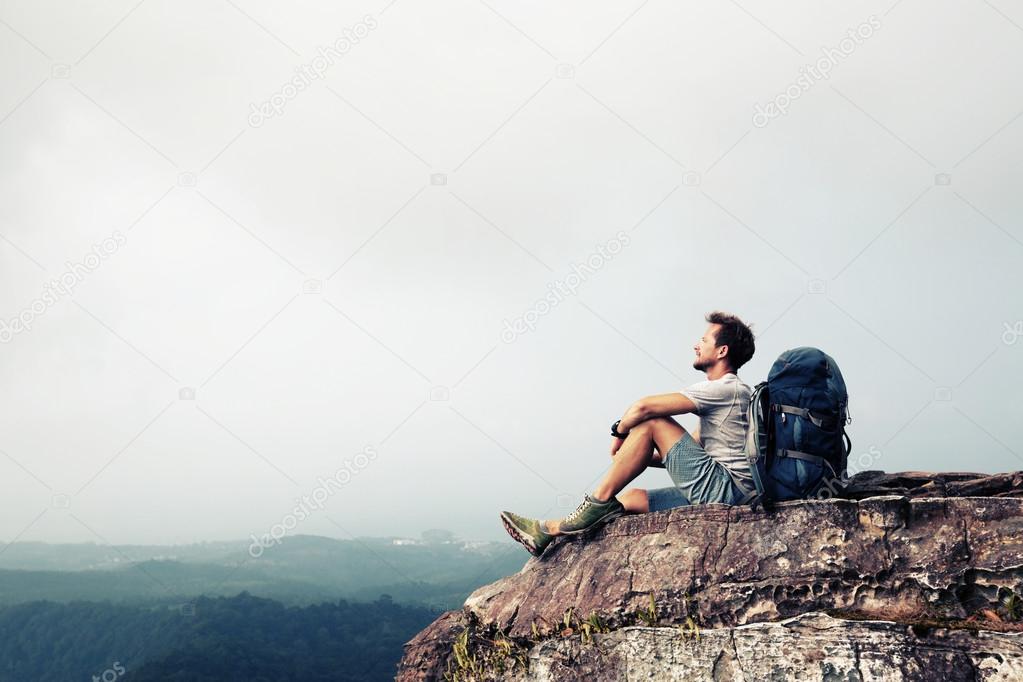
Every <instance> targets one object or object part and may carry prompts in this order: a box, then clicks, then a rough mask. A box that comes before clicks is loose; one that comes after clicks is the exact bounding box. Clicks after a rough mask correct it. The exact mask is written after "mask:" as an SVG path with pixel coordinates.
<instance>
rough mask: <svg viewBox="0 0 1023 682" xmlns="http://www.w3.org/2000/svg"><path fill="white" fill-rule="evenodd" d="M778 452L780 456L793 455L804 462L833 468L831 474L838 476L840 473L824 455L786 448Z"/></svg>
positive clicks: (779, 449) (792, 456) (793, 457)
mask: <svg viewBox="0 0 1023 682" xmlns="http://www.w3.org/2000/svg"><path fill="white" fill-rule="evenodd" d="M776 452H777V455H778V456H779V457H791V458H792V459H801V460H803V461H804V462H812V463H813V464H816V465H817V466H819V467H821V468H822V469H823V468H824V467H827V468H828V469H830V470H831V475H832V476H834V477H835V478H838V474H836V473H835V467H833V466H831V462H829V461H828V460H826V459H825V458H823V457H818V456H817V455H811V454H809V453H807V452H800V451H799V450H785V449H784V448H778V450H777V451H776Z"/></svg>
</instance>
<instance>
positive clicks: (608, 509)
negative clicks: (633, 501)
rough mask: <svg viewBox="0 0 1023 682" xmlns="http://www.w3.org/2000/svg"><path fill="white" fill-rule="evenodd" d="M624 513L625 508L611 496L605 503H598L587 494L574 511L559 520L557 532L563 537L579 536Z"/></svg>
mask: <svg viewBox="0 0 1023 682" xmlns="http://www.w3.org/2000/svg"><path fill="white" fill-rule="evenodd" d="M624 513H625V507H624V506H622V503H621V502H619V501H618V500H617V498H615V497H614V496H613V495H612V496H611V499H609V500H608V501H607V502H600V501H598V500H596V499H594V498H592V497H590V496H589V494H587V495H586V497H585V498H583V501H582V502H581V503H580V504H579V506H578V507H576V510H575V511H574V512H572V513H571V514H569V515H568V516H566V517H565V518H564V519H562V520H561V523H560V525H559V526H558V530H559V531H560V532H562V533H564V534H565V535H579V534H581V533H585V532H586V531H588V530H590V529H592V528H596V527H597V526H599V525H600V524H602V523H607V522H608V521H610V520H611V519H616V518H618V517H619V516H621V515H622V514H624Z"/></svg>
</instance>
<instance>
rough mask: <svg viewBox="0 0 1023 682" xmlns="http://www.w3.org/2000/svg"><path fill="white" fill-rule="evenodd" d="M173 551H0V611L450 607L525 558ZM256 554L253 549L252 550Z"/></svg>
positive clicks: (386, 541)
mask: <svg viewBox="0 0 1023 682" xmlns="http://www.w3.org/2000/svg"><path fill="white" fill-rule="evenodd" d="M249 550H250V547H249V544H248V543H245V542H216V543H202V544H195V545H182V546H150V545H120V546H102V545H94V544H63V545H49V544H45V543H35V542H33V543H21V542H19V543H13V544H10V545H7V546H5V547H3V548H0V605H5V604H16V603H22V602H26V601H32V600H40V599H49V600H52V601H62V602H66V601H72V600H76V599H78V600H92V601H99V600H112V601H119V602H139V601H144V602H153V603H164V604H167V603H182V602H185V601H188V600H189V599H191V598H192V597H194V596H196V595H200V594H205V595H234V594H237V593H239V592H241V591H248V592H249V593H251V594H253V595H258V596H263V597H269V598H273V599H277V600H279V601H281V602H283V603H286V604H292V605H303V604H313V603H318V602H322V601H324V600H332V599H337V598H347V599H357V600H363V601H366V600H372V599H375V598H376V597H377V596H378V595H380V594H382V593H386V594H390V595H392V596H393V597H394V599H395V600H396V601H399V602H402V603H418V604H423V605H427V606H432V607H438V608H455V607H457V606H458V605H460V604H461V602H462V601H463V600H464V599H465V597H466V596H468V594H469V593H470V592H472V591H473V590H474V589H475V588H477V587H479V586H480V585H484V584H487V583H489V582H493V581H494V580H497V579H498V578H501V577H503V576H506V575H509V574H512V573H515V572H517V571H518V570H519V569H520V568H522V566H523V565H524V564H525V560H526V559H527V558H528V557H527V556H526V555H525V554H524V553H523V552H522V551H521V548H519V546H518V545H516V544H514V543H511V542H505V543H498V542H486V543H471V542H461V541H444V542H429V543H424V542H419V541H416V540H410V539H403V538H359V539H356V540H335V539H332V538H324V537H318V536H309V535H299V536H295V537H287V538H283V539H282V540H281V544H280V545H271V546H269V547H267V548H265V549H264V548H256V551H254V552H253V553H254V554H257V555H258V556H256V557H254V556H252V554H253V553H250V551H249ZM260 550H261V551H260Z"/></svg>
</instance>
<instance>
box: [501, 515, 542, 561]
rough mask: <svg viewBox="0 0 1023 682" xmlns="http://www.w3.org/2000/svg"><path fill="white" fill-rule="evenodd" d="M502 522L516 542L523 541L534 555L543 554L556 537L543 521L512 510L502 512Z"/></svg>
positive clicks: (524, 545)
mask: <svg viewBox="0 0 1023 682" xmlns="http://www.w3.org/2000/svg"><path fill="white" fill-rule="evenodd" d="M501 523H503V524H504V529H505V530H506V531H508V535H510V536H512V537H513V538H514V539H515V541H516V542H519V543H521V544H522V546H523V547H525V548H526V550H527V551H528V552H529V553H530V554H532V555H533V556H540V555H541V554H543V551H544V550H545V549H547V545H549V544H551V540H553V539H554V536H553V535H551V534H550V533H548V532H547V531H545V530H544V528H543V521H537V520H536V519H527V518H526V517H524V516H519V515H518V514H512V513H511V512H510V511H503V512H501Z"/></svg>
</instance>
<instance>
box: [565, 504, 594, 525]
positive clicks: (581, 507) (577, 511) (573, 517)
mask: <svg viewBox="0 0 1023 682" xmlns="http://www.w3.org/2000/svg"><path fill="white" fill-rule="evenodd" d="M591 505H592V502H590V501H589V500H583V501H582V502H580V503H579V506H578V507H576V508H575V511H574V512H572V513H571V514H569V515H568V516H566V517H565V521H575V520H576V519H577V518H579V515H580V514H582V513H583V510H584V509H586V508H587V507H589V506H591Z"/></svg>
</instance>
